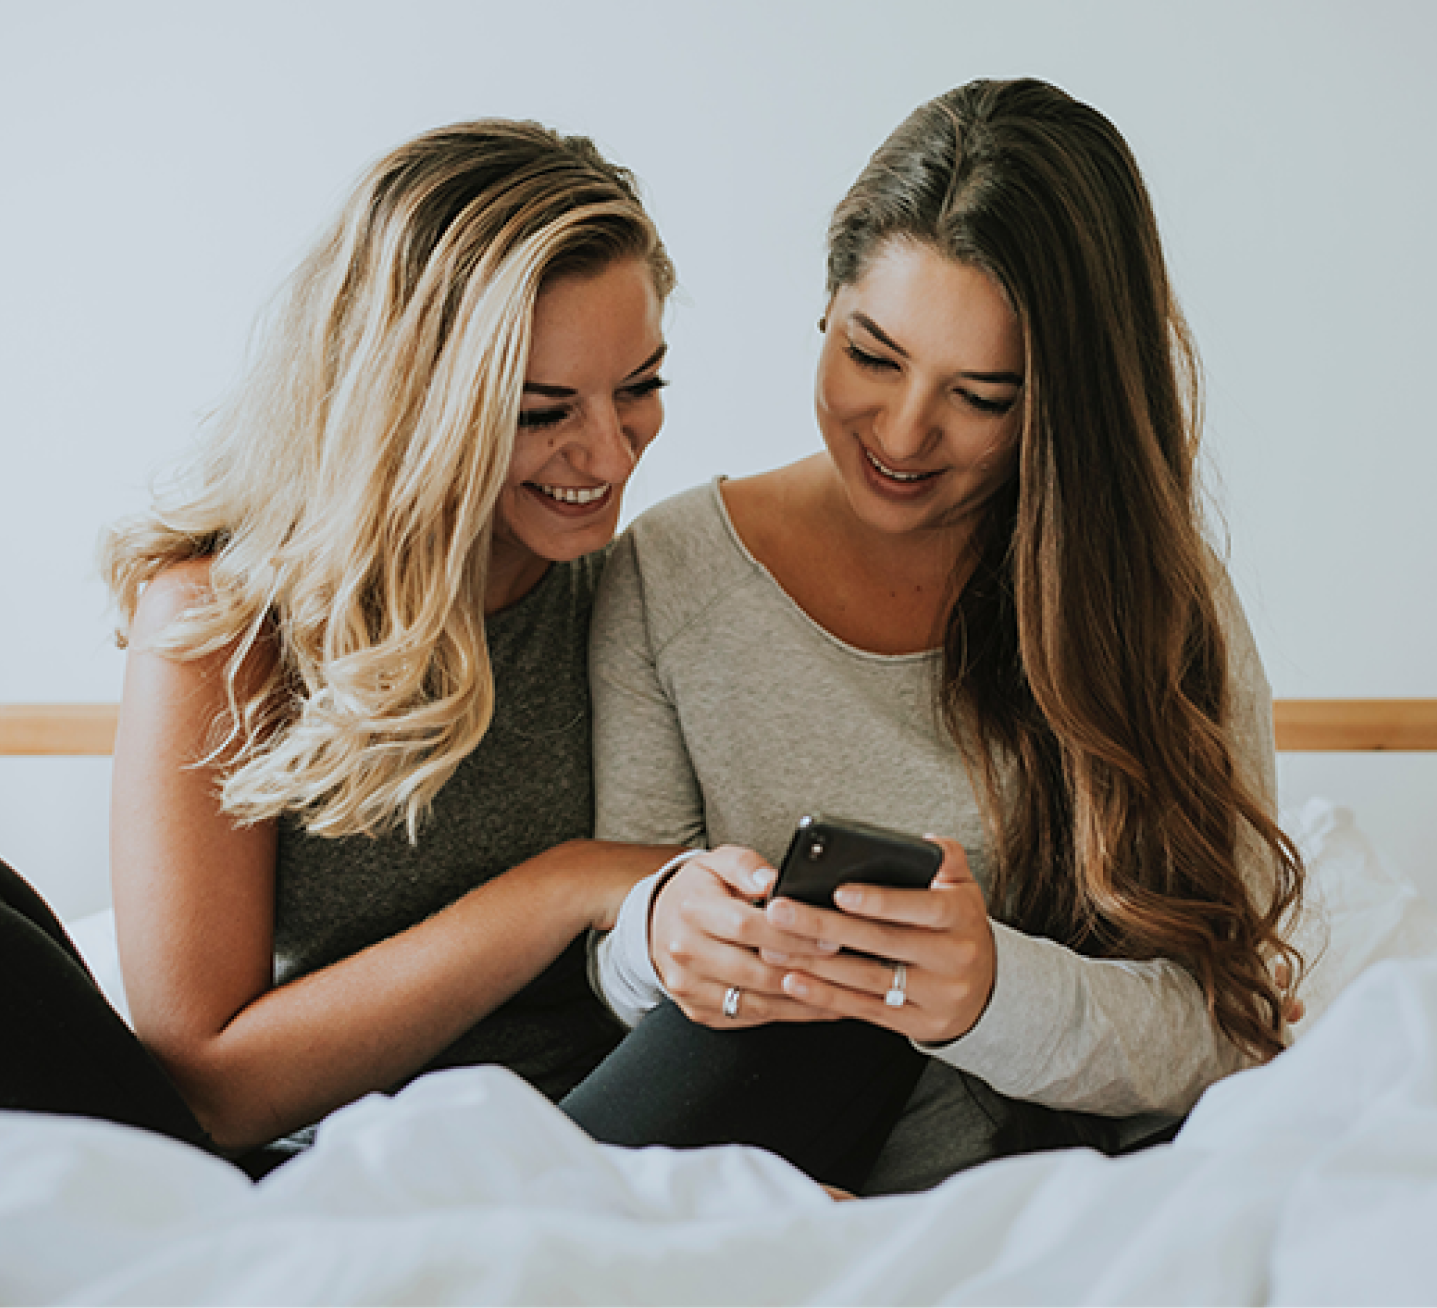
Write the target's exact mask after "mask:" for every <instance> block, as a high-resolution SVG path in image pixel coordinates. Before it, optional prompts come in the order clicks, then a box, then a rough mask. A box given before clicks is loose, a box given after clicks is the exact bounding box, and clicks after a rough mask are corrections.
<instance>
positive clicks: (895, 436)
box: [874, 382, 943, 463]
mask: <svg viewBox="0 0 1437 1308" xmlns="http://www.w3.org/2000/svg"><path fill="white" fill-rule="evenodd" d="M874 435H875V436H876V437H877V439H878V444H879V445H880V446H881V447H882V449H881V453H882V454H883V455H884V456H886V458H887V459H889V460H892V461H893V462H895V463H896V462H902V461H904V460H911V459H920V458H922V457H923V455H925V454H926V453H928V452H929V451H930V450H931V449H932V448H933V447H934V446H935V445H937V444H938V443H939V442H941V441H942V439H943V426H942V421H941V419H940V418H939V416H938V405H937V403H936V402H935V397H934V396H933V395H931V394H930V393H929V392H928V390H927V389H926V388H925V387H923V386H921V385H918V384H917V383H916V382H913V383H910V384H908V385H906V386H904V387H903V389H902V391H901V393H900V394H898V395H895V396H894V397H892V399H891V401H890V402H889V404H887V405H885V406H884V408H883V410H882V412H881V413H880V414H879V415H878V420H877V421H876V422H875V423H874Z"/></svg>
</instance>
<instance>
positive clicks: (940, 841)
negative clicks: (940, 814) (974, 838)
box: [923, 836, 973, 889]
mask: <svg viewBox="0 0 1437 1308" xmlns="http://www.w3.org/2000/svg"><path fill="white" fill-rule="evenodd" d="M923 838H924V839H925V840H929V841H932V843H933V844H935V845H937V846H938V848H939V849H941V850H942V851H943V862H942V864H940V866H939V868H938V871H937V872H936V873H935V874H934V877H933V880H932V882H931V888H932V889H937V888H938V887H939V886H961V885H967V884H969V883H972V882H973V869H972V868H970V867H969V866H968V851H967V850H966V849H964V848H963V846H962V845H960V844H959V843H958V842H957V841H956V840H949V839H948V838H947V837H946V836H924V837H923Z"/></svg>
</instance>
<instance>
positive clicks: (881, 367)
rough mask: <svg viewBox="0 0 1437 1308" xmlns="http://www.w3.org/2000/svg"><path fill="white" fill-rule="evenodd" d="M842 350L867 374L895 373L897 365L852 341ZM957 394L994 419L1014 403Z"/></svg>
mask: <svg viewBox="0 0 1437 1308" xmlns="http://www.w3.org/2000/svg"><path fill="white" fill-rule="evenodd" d="M844 348H845V350H846V351H847V352H848V357H849V358H850V359H852V360H853V362H854V363H856V364H857V365H858V366H859V367H860V368H863V369H866V370H867V371H868V372H881V373H890V372H895V371H896V370H897V368H898V365H897V364H896V363H894V362H893V361H892V360H891V359H880V358H879V357H878V356H877V355H876V354H869V353H868V352H867V351H866V350H860V349H859V348H858V346H856V345H854V344H853V342H852V341H850V342H849V343H848V344H847V345H846V346H845V347H844ZM958 394H959V395H961V396H962V397H963V399H964V401H965V402H966V403H967V404H968V405H969V407H971V408H973V409H976V410H977V411H978V412H979V413H982V414H987V415H990V416H992V417H995V418H997V417H1001V416H1002V415H1003V414H1005V413H1009V412H1011V411H1012V408H1013V405H1014V403H1015V401H1014V400H990V399H987V398H986V397H985V396H982V395H974V394H973V392H972V391H965V390H960V391H959V392H958Z"/></svg>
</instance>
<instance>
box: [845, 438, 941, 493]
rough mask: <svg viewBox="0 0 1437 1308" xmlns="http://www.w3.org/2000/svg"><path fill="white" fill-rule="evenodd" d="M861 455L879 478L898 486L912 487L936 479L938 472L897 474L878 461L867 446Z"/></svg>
mask: <svg viewBox="0 0 1437 1308" xmlns="http://www.w3.org/2000/svg"><path fill="white" fill-rule="evenodd" d="M863 453H864V455H865V456H866V457H867V459H868V462H869V463H870V464H871V465H872V466H873V468H874V470H875V471H876V472H878V473H879V474H880V475H881V476H884V477H887V478H888V480H889V481H896V482H898V483H899V484H900V485H912V483H914V482H915V481H927V480H928V479H929V478H930V477H936V476H937V475H938V470H936V469H935V470H934V471H932V472H899V471H898V469H897V468H890V467H889V466H888V465H887V464H886V463H884V462H882V461H881V460H880V459H878V458H877V457H876V456H875V455H874V453H873V451H872V450H870V449H869V448H868V446H866V445H865V446H864V447H863Z"/></svg>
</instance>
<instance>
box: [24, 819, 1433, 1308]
mask: <svg viewBox="0 0 1437 1308" xmlns="http://www.w3.org/2000/svg"><path fill="white" fill-rule="evenodd" d="M1307 816H1308V817H1310V818H1312V819H1313V820H1312V821H1310V822H1308V823H1307V824H1306V826H1305V827H1304V831H1303V834H1304V838H1305V839H1306V840H1308V841H1309V843H1310V853H1312V854H1313V862H1314V868H1315V874H1316V881H1317V884H1318V886H1319V889H1320V890H1321V891H1322V894H1323V896H1324V902H1326V903H1328V905H1329V907H1330V908H1332V907H1336V909H1338V910H1340V911H1337V912H1336V913H1335V914H1334V916H1333V920H1332V923H1331V925H1330V927H1328V928H1326V929H1325V931H1324V934H1326V935H1329V936H1330V937H1331V939H1332V941H1333V946H1334V947H1333V948H1332V949H1330V950H1329V953H1328V956H1327V957H1326V958H1325V959H1324V960H1323V962H1322V963H1321V964H1320V965H1319V968H1318V971H1317V972H1316V973H1315V975H1314V978H1313V986H1314V989H1313V990H1312V992H1311V993H1312V998H1313V1000H1314V1001H1315V1006H1316V1008H1317V1009H1319V1010H1325V1011H1322V1012H1321V1015H1320V1016H1316V1015H1315V1016H1314V1017H1313V1018H1312V1019H1310V1020H1309V1022H1307V1023H1304V1026H1309V1027H1310V1030H1308V1031H1307V1032H1306V1033H1305V1034H1304V1035H1303V1036H1302V1038H1301V1039H1300V1041H1299V1042H1298V1044H1297V1045H1296V1046H1295V1047H1294V1048H1293V1049H1292V1050H1290V1051H1289V1052H1288V1053H1286V1054H1284V1055H1283V1056H1282V1057H1280V1058H1279V1059H1277V1060H1276V1061H1275V1062H1273V1063H1272V1064H1271V1065H1269V1066H1268V1067H1265V1068H1262V1069H1260V1070H1257V1071H1253V1072H1248V1073H1244V1074H1242V1075H1240V1076H1237V1077H1233V1078H1231V1079H1229V1080H1228V1081H1226V1082H1223V1083H1221V1084H1219V1085H1217V1086H1215V1087H1213V1088H1212V1089H1211V1090H1210V1091H1209V1092H1208V1093H1207V1095H1205V1096H1204V1098H1203V1099H1202V1101H1201V1103H1200V1104H1199V1105H1198V1107H1197V1109H1196V1110H1195V1112H1194V1114H1193V1116H1192V1118H1191V1119H1190V1121H1189V1122H1188V1124H1187V1126H1186V1127H1185V1128H1184V1130H1183V1132H1182V1133H1181V1135H1180V1136H1179V1138H1178V1140H1177V1141H1176V1142H1175V1143H1174V1144H1172V1145H1170V1146H1165V1147H1162V1148H1158V1149H1154V1150H1151V1151H1149V1152H1147V1153H1144V1154H1141V1155H1138V1156H1135V1157H1132V1158H1126V1159H1116V1160H1114V1159H1105V1158H1102V1157H1100V1156H1098V1155H1095V1154H1092V1153H1089V1152H1087V1151H1070V1152H1066V1153H1061V1154H1047V1155H1039V1156H1033V1157H1028V1158H1019V1159H1010V1160H1006V1161H1003V1162H999V1163H993V1164H990V1165H988V1166H986V1167H982V1168H979V1169H976V1170H975V1171H972V1172H969V1173H967V1174H964V1175H962V1176H958V1177H955V1178H954V1179H953V1180H951V1181H949V1182H948V1183H947V1184H946V1185H943V1186H941V1187H940V1188H938V1189H937V1190H934V1191H932V1192H930V1193H928V1194H926V1195H918V1196H909V1197H903V1198H891V1199H879V1200H867V1201H864V1202H861V1203H848V1204H832V1203H830V1202H829V1200H828V1199H827V1198H826V1196H824V1194H823V1193H822V1191H821V1190H819V1188H818V1187H816V1186H814V1185H813V1184H812V1183H810V1182H809V1181H807V1180H806V1179H805V1178H804V1177H803V1176H801V1175H800V1174H799V1173H797V1172H796V1171H794V1170H792V1169H791V1168H789V1167H788V1166H787V1165H785V1164H783V1163H781V1162H779V1161H778V1160H776V1159H774V1158H772V1157H770V1156H767V1155H764V1154H761V1153H759V1152H757V1151H754V1150H748V1149H741V1148H736V1147H730V1148H724V1149H712V1150H704V1151H695V1152H689V1153H678V1152H671V1151H668V1150H663V1149H650V1150H641V1151H623V1150H615V1149H608V1148H604V1147H602V1146H598V1145H595V1144H593V1143H592V1142H591V1141H590V1140H588V1138H587V1137H585V1136H584V1135H583V1134H582V1133H581V1132H579V1131H578V1130H577V1129H576V1128H575V1127H573V1126H572V1125H571V1124H570V1123H569V1122H568V1120H567V1119H566V1118H564V1117H563V1116H562V1114H560V1113H559V1112H558V1111H557V1110H556V1109H554V1108H552V1107H551V1106H550V1105H549V1104H548V1103H547V1102H546V1101H545V1100H544V1099H543V1098H542V1097H540V1096H539V1095H537V1094H536V1093H534V1092H533V1091H531V1090H529V1089H528V1088H527V1087H526V1086H525V1085H524V1084H523V1083H522V1082H520V1081H518V1080H517V1079H516V1078H514V1077H512V1076H510V1075H509V1074H508V1073H505V1072H503V1071H499V1070H496V1069H470V1070H462V1071H451V1072H444V1073H441V1074H438V1075H436V1076H431V1077H427V1078H425V1079H423V1080H421V1081H420V1082H418V1083H416V1084H415V1085H414V1086H412V1087H411V1088H410V1089H408V1090H407V1091H405V1092H404V1093H403V1094H401V1095H399V1096H398V1097H397V1098H394V1099H392V1100H390V1099H384V1098H381V1097H377V1096H376V1097H373V1098H370V1099H367V1100H364V1101H362V1102H360V1103H358V1104H356V1105H354V1106H352V1107H351V1108H349V1109H346V1110H344V1111H342V1112H340V1113H338V1114H336V1115H335V1116H334V1117H332V1118H331V1119H329V1120H328V1121H327V1122H326V1123H325V1125H324V1126H323V1127H322V1128H321V1131H320V1136H319V1141H318V1143H317V1145H316V1146H315V1148H314V1149H313V1150H312V1151H310V1152H309V1153H308V1154H306V1155H304V1156H302V1157H300V1158H298V1159H296V1160H295V1161H293V1162H291V1163H289V1164H287V1165H286V1166H285V1167H284V1168H282V1169H280V1171H278V1172H276V1173H275V1174H274V1175H272V1176H271V1177H269V1178H267V1179H266V1180H265V1181H263V1182H261V1183H260V1184H258V1185H254V1186H252V1185H250V1183H249V1182H248V1181H246V1180H245V1179H244V1178H243V1177H242V1176H241V1175H240V1174H239V1173H238V1172H236V1171H234V1170H233V1169H231V1168H229V1167H228V1166H227V1165H226V1164H224V1163H222V1162H219V1161H217V1160H214V1159H210V1158H207V1157H205V1156H204V1155H202V1154H200V1153H198V1152H196V1151H193V1150H189V1149H187V1148H185V1147H183V1146H181V1145H178V1144H174V1143H172V1142H169V1141H167V1140H164V1139H161V1138H158V1137H155V1136H151V1135H147V1134H145V1133H143V1132H139V1131H132V1130H126V1129H124V1128H120V1127H115V1126H109V1125H105V1124H102V1123H95V1122H84V1121H79V1120H76V1119H68V1118H59V1117H38V1116H33V1115H25V1114H5V1113H0V1301H3V1302H4V1303H40V1302H72V1303H145V1304H164V1303H195V1304H200V1303H456V1302H473V1303H514V1304H525V1303H580V1302H583V1303H611V1304H648V1303H657V1304H689V1303H733V1304H738V1303H806V1302H808V1303H885V1304H896V1303H939V1302H948V1303H1085V1302H1086V1303H1176V1302H1185V1303H1266V1302H1273V1303H1307V1304H1317V1303H1432V1302H1434V1301H1437V957H1431V956H1430V955H1432V954H1433V953H1434V952H1437V914H1434V912H1433V910H1432V909H1431V908H1430V906H1428V905H1426V904H1425V901H1421V900H1420V899H1418V898H1415V897H1412V896H1408V895H1407V893H1406V891H1405V890H1404V889H1403V887H1402V886H1401V885H1400V884H1398V883H1396V882H1393V883H1391V884H1387V885H1386V886H1385V889H1384V883H1383V878H1384V877H1385V876H1386V874H1385V873H1384V872H1382V870H1381V869H1380V868H1376V869H1375V870H1374V869H1373V867H1372V865H1371V859H1370V851H1367V850H1366V848H1365V844H1364V842H1362V841H1361V838H1360V835H1359V834H1358V833H1356V832H1355V829H1353V828H1352V826H1351V822H1350V818H1347V817H1345V816H1344V814H1343V813H1342V811H1341V810H1337V809H1333V808H1332V807H1331V806H1326V808H1324V809H1322V810H1321V811H1318V810H1313V811H1312V812H1311V813H1310V814H1308V815H1307ZM1364 878H1366V880H1365V881H1364ZM1389 880H1390V879H1389ZM1316 930H1317V928H1315V927H1312V928H1310V931H1313V932H1315V931H1316ZM1311 938H1314V939H1315V936H1313V937H1311ZM1402 954H1427V955H1429V957H1419V958H1400V957H1398V958H1391V957H1389V958H1388V961H1385V962H1381V963H1379V964H1378V965H1377V966H1375V967H1372V968H1371V969H1370V970H1368V971H1366V972H1365V974H1363V975H1362V976H1361V977H1360V978H1359V979H1357V980H1356V981H1355V982H1353V983H1352V984H1350V985H1349V984H1348V982H1349V980H1350V978H1351V975H1352V974H1353V973H1354V972H1355V971H1357V970H1360V968H1362V967H1365V966H1366V965H1367V964H1368V963H1369V962H1371V961H1372V959H1374V958H1379V957H1382V956H1384V955H1402ZM1324 987H1325V988H1324ZM1339 990H1340V991H1342V993H1341V994H1340V995H1338V997H1337V998H1336V999H1335V1001H1333V1000H1332V995H1333V994H1335V993H1336V992H1337V991H1339ZM1329 1004H1330V1006H1329Z"/></svg>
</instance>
